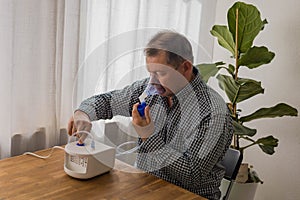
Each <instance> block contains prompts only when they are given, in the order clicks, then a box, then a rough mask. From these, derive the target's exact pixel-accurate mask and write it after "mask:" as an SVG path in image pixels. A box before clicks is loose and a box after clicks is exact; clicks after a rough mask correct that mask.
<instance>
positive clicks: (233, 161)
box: [221, 148, 243, 200]
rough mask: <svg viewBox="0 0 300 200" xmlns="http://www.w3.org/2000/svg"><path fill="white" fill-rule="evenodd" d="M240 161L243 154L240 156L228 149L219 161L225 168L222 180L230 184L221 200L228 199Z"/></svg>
mask: <svg viewBox="0 0 300 200" xmlns="http://www.w3.org/2000/svg"><path fill="white" fill-rule="evenodd" d="M242 160H243V154H241V152H240V151H239V150H236V149H232V148H229V149H228V150H227V152H226V154H225V157H224V158H223V160H222V161H221V164H222V165H223V166H224V167H225V175H224V179H227V180H228V181H229V182H230V183H229V185H228V187H227V190H226V193H225V195H223V198H222V199H223V200H227V199H228V197H229V193H230V190H231V187H232V184H233V182H234V180H235V178H236V176H237V174H238V171H239V168H240V166H241V163H242Z"/></svg>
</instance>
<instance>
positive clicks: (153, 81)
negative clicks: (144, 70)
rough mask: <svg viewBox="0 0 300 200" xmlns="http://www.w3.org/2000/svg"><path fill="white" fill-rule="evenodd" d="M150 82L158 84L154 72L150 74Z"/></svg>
mask: <svg viewBox="0 0 300 200" xmlns="http://www.w3.org/2000/svg"><path fill="white" fill-rule="evenodd" d="M149 82H150V84H160V82H159V80H158V78H157V77H156V75H155V74H150V81H149Z"/></svg>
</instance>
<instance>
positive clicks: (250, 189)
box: [220, 179, 258, 200]
mask: <svg viewBox="0 0 300 200" xmlns="http://www.w3.org/2000/svg"><path fill="white" fill-rule="evenodd" d="M228 185H229V181H227V180H225V179H223V180H222V184H221V187H220V190H221V192H222V194H224V191H226V189H227V187H228ZM257 186H258V183H236V182H234V183H233V186H232V188H231V191H230V194H229V199H230V200H241V199H242V200H253V199H254V196H255V193H256V189H257Z"/></svg>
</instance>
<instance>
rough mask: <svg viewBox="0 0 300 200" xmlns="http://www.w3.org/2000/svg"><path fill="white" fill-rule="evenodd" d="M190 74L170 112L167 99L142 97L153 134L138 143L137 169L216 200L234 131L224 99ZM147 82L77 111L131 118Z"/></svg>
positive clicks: (95, 117) (93, 117)
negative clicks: (151, 121) (224, 162)
mask: <svg viewBox="0 0 300 200" xmlns="http://www.w3.org/2000/svg"><path fill="white" fill-rule="evenodd" d="M194 74H195V75H196V76H195V78H194V79H193V80H192V81H191V82H190V84H188V85H187V86H186V87H184V88H183V89H182V90H181V91H179V92H178V93H176V94H175V95H174V96H173V97H172V100H173V104H172V106H171V107H169V106H168V104H167V99H166V97H162V96H159V95H153V96H148V97H146V100H145V101H146V103H147V105H149V106H150V108H151V109H150V115H151V118H152V120H153V122H154V124H155V131H154V133H153V134H152V135H151V136H150V137H149V138H148V139H147V140H146V141H144V142H142V140H141V139H139V141H138V144H139V150H138V156H137V166H138V167H139V168H140V169H142V170H144V171H147V172H149V173H151V174H153V175H155V176H157V177H159V178H162V179H164V180H166V181H168V182H171V183H174V184H176V185H178V186H180V187H183V188H185V189H187V190H189V191H191V192H194V193H196V194H199V195H201V196H203V197H206V198H208V199H219V198H220V190H219V186H220V182H221V180H222V178H223V176H224V167H223V166H221V165H220V164H219V161H221V160H222V158H223V156H224V154H225V152H226V150H227V148H228V147H229V145H230V143H231V138H232V133H233V127H232V123H231V117H230V114H229V112H228V109H227V106H226V104H225V102H224V100H223V99H222V97H220V96H219V95H218V94H217V92H215V91H214V90H213V89H211V88H210V87H209V86H207V85H206V84H205V83H204V82H203V81H202V80H201V78H200V75H199V73H198V70H197V69H196V68H194ZM148 82H149V78H148V79H144V80H141V81H137V82H135V83H133V84H132V85H130V86H127V87H125V88H124V89H122V90H116V91H112V92H109V93H106V94H101V95H96V96H93V97H91V98H89V99H87V100H85V101H83V102H82V103H81V105H80V107H79V110H82V111H84V112H85V113H87V114H88V115H89V117H90V119H91V120H98V119H111V118H112V117H113V116H115V115H123V116H131V111H132V106H133V104H135V103H137V102H139V99H138V97H139V96H140V95H141V94H142V92H143V91H144V90H145V88H146V86H147V84H148Z"/></svg>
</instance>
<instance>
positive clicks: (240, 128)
mask: <svg viewBox="0 0 300 200" xmlns="http://www.w3.org/2000/svg"><path fill="white" fill-rule="evenodd" d="M233 128H234V134H236V135H248V136H254V135H255V134H256V132H257V131H256V129H251V128H248V127H246V126H244V125H242V124H240V123H238V122H236V121H233Z"/></svg>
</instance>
